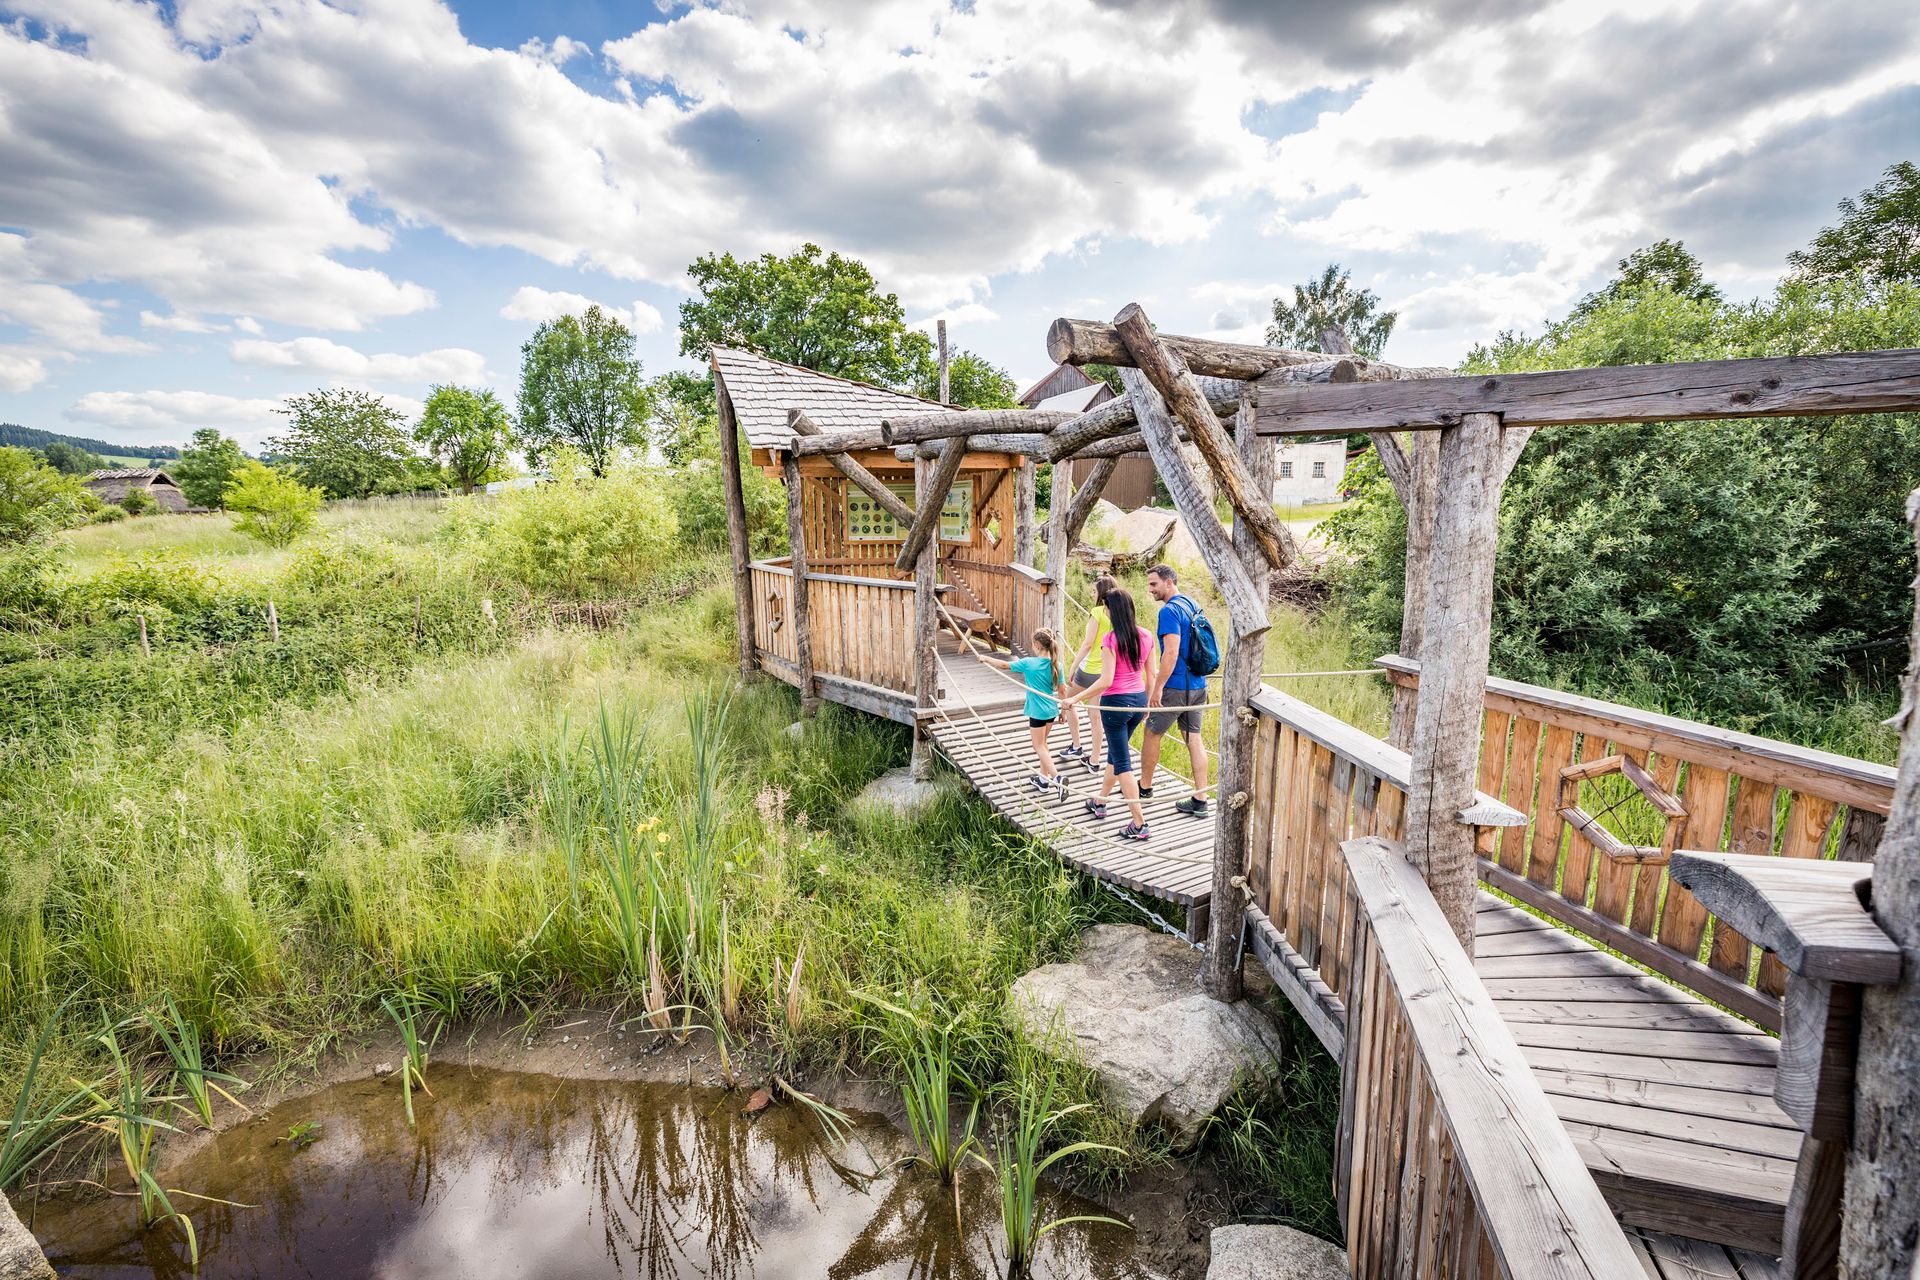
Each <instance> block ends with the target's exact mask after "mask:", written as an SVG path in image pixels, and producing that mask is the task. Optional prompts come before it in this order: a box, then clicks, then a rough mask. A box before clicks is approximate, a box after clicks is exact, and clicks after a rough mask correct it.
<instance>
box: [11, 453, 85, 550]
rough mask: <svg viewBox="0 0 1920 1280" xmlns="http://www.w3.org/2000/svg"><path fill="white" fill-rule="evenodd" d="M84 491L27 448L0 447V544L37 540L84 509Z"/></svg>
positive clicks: (13, 544) (76, 482)
mask: <svg viewBox="0 0 1920 1280" xmlns="http://www.w3.org/2000/svg"><path fill="white" fill-rule="evenodd" d="M87 497H88V495H87V491H86V490H85V489H83V488H81V487H80V482H79V481H77V480H75V479H74V478H73V477H72V476H69V475H63V474H62V473H60V472H58V471H56V470H54V469H53V468H52V467H50V466H48V465H47V464H46V463H44V462H42V461H40V459H39V458H37V457H35V456H34V455H33V453H32V452H31V451H30V450H27V449H17V448H13V447H12V446H5V447H0V546H17V545H21V544H25V543H29V542H34V541H37V540H39V539H41V538H44V537H46V536H47V535H48V534H50V533H52V532H53V531H54V530H56V529H64V528H66V527H67V526H68V525H70V524H73V523H74V522H75V521H76V520H78V519H79V518H80V515H81V513H82V512H84V511H85V510H86V509H87V506H88V502H87Z"/></svg>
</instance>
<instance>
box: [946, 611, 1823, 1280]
mask: <svg viewBox="0 0 1920 1280" xmlns="http://www.w3.org/2000/svg"><path fill="white" fill-rule="evenodd" d="M943 648H947V649H948V650H949V651H948V652H944V653H943V654H942V655H941V656H942V660H943V663H944V670H943V673H942V684H943V686H946V687H944V688H943V697H942V699H941V701H940V705H939V707H938V709H937V714H936V715H935V716H934V717H933V718H932V719H931V720H930V721H928V722H927V728H928V730H929V732H930V733H931V734H932V737H933V740H934V743H935V745H936V746H937V747H938V749H939V750H940V752H941V754H942V755H943V756H945V757H946V758H947V760H948V761H949V762H950V763H952V765H953V766H954V767H955V768H956V769H958V770H959V771H960V772H961V773H962V774H963V775H965V776H966V778H967V780H968V781H969V782H970V783H971V784H972V785H973V786H974V787H975V789H977V790H978V791H979V792H980V794H981V795H982V797H984V798H985V799H986V801H987V802H988V803H989V804H990V805H992V806H993V808H994V809H995V810H996V811H997V812H998V813H999V814H1000V815H1001V816H1002V817H1004V818H1005V819H1006V820H1007V821H1009V822H1011V823H1012V824H1013V825H1014V826H1016V827H1018V828H1019V829H1020V830H1022V831H1024V832H1026V833H1027V834H1028V835H1030V836H1032V837H1033V838H1034V839H1036V840H1038V841H1040V842H1041V843H1043V844H1045V845H1047V846H1048V847H1049V848H1050V849H1052V850H1053V851H1054V853H1055V854H1056V855H1057V856H1058V857H1060V859H1061V860H1062V861H1064V862H1066V863H1067V864H1068V865H1070V866H1073V867H1075V868H1077V869H1079V870H1081V871H1084V872H1086V873H1087V874H1088V875H1091V876H1094V877H1096V878H1098V879H1101V880H1104V881H1107V882H1108V883H1110V884H1114V885H1117V886H1119V887H1120V888H1123V889H1126V890H1127V891H1129V892H1131V893H1135V894H1139V895H1142V896H1144V897H1149V898H1154V899H1158V900H1160V901H1162V902H1166V903H1171V904H1174V905H1176V906H1178V907H1182V908H1186V909H1188V910H1189V911H1190V912H1191V911H1193V910H1195V909H1200V908H1204V906H1205V904H1206V901H1207V898H1208V896H1209V891H1210V888H1211V881H1212V866H1213V820H1212V818H1211V816H1209V817H1208V818H1206V819H1204V820H1203V819H1196V818H1191V817H1188V816H1186V815H1184V814H1181V813H1179V812H1177V811H1176V810H1175V809H1174V807H1173V805H1174V802H1175V801H1177V800H1180V799H1183V798H1184V797H1186V796H1187V795H1188V794H1189V789H1188V787H1187V784H1186V783H1185V782H1184V781H1183V780H1181V779H1179V778H1177V777H1175V776H1174V775H1173V774H1171V773H1164V772H1163V773H1162V774H1161V775H1160V779H1159V785H1158V787H1157V788H1156V791H1157V794H1155V796H1154V797H1153V798H1152V799H1151V800H1149V801H1147V802H1146V809H1147V821H1148V824H1149V826H1150V828H1151V830H1152V839H1151V840H1149V841H1148V842H1146V843H1145V844H1136V843H1133V842H1130V841H1123V840H1121V839H1119V838H1118V835H1119V830H1120V827H1121V825H1122V824H1123V823H1125V822H1126V821H1127V811H1126V807H1125V805H1124V803H1122V802H1121V801H1120V798H1119V797H1118V795H1117V794H1116V795H1115V796H1114V797H1112V799H1111V802H1110V805H1109V809H1108V816H1107V817H1106V818H1105V819H1103V820H1095V819H1094V818H1092V817H1091V816H1090V815H1089V814H1087V813H1086V811H1085V809H1084V808H1083V807H1082V801H1084V800H1085V799H1087V798H1088V797H1090V796H1092V795H1093V794H1094V793H1095V792H1096V791H1097V790H1098V788H1099V775H1098V774H1096V773H1090V772H1087V771H1086V770H1085V769H1084V768H1082V767H1080V766H1078V765H1076V764H1075V763H1074V762H1071V761H1059V767H1060V770H1061V773H1062V775H1063V776H1064V777H1066V778H1067V779H1068V788H1069V789H1068V795H1067V797H1066V799H1064V800H1061V799H1059V798H1058V797H1052V796H1048V795H1044V794H1042V793H1040V792H1037V791H1035V790H1033V789H1032V787H1031V786H1030V785H1029V783H1028V777H1029V775H1030V774H1032V773H1033V772H1034V762H1033V759H1032V752H1031V750H1030V748H1029V746H1028V740H1027V726H1026V717H1025V714H1024V711H1023V708H1022V703H1023V697H1022V694H1021V691H1020V690H1019V689H1018V688H1016V687H1014V686H1013V685H1011V684H1010V683H1008V682H1007V681H1005V680H1003V679H1002V678H1001V676H1000V675H999V673H996V672H993V671H991V670H989V669H988V668H986V667H985V666H984V665H983V664H981V663H978V662H977V661H974V660H973V659H972V658H971V657H970V656H968V655H964V654H959V653H955V652H952V651H951V645H950V644H949V645H945V646H943ZM1054 735H1055V741H1054V742H1053V743H1052V746H1053V748H1054V750H1055V751H1056V753H1057V752H1058V751H1059V750H1062V749H1064V748H1065V747H1066V746H1067V743H1068V739H1067V735H1066V732H1065V730H1064V729H1060V728H1056V729H1055V730H1054ZM1056 758H1057V757H1056ZM1173 922H1174V923H1176V924H1178V923H1179V921H1178V919H1177V918H1175V919H1174V921H1173ZM1476 939H1477V940H1476V944H1475V951H1476V955H1475V959H1474V968H1475V970H1476V972H1477V973H1478V974H1479V976H1480V978H1481V980H1482V981H1483V982H1484V983H1485V985H1486V987H1487V990H1488V993H1489V994H1490V995H1491V996H1492V998H1493V1000H1494V1003H1495V1005H1496V1006H1497V1007H1498V1009H1499V1010H1500V1013H1501V1015H1502V1017H1503V1018H1504V1019H1505V1021H1506V1023H1507V1025H1508V1027H1509V1028H1510V1029H1511V1030H1512V1032H1513V1035H1514V1039H1515V1040H1516V1041H1517V1042H1518V1043H1519V1045H1520V1047H1521V1052H1522V1054H1523V1055H1524V1056H1525V1058H1526V1060H1527V1062H1528V1065H1529V1066H1531V1067H1532V1068H1533V1072H1534V1076H1535V1078H1536V1079H1537V1080H1538V1081H1539V1082H1540V1085H1541V1087H1542V1088H1543V1089H1544V1090H1545V1091H1546V1093H1547V1096H1548V1099H1549V1101H1550V1102H1551V1103H1552V1104H1553V1107H1554V1110H1555V1113H1556V1114H1557V1115H1558V1116H1559V1117H1560V1119H1561V1121H1562V1123H1564V1124H1565V1125H1566V1127H1567V1131H1568V1132H1569V1133H1570V1134H1571V1135H1572V1137H1573V1140H1574V1145H1575V1146H1576V1147H1577V1148H1578V1149H1579V1150H1580V1153H1581V1155H1582V1157H1583V1158H1584V1159H1585V1160H1586V1162H1587V1167H1588V1168H1589V1169H1590V1170H1591V1171H1592V1172H1593V1175H1594V1178H1595V1180H1596V1181H1597V1182H1598V1183H1599V1184H1600V1189H1601V1191H1602V1192H1603V1193H1605V1195H1606V1197H1607V1200H1608V1202H1609V1203H1610V1204H1611V1205H1612V1206H1613V1208H1614V1211H1615V1213H1617V1214H1618V1215H1619V1216H1620V1218H1621V1220H1622V1222H1623V1223H1625V1224H1626V1225H1627V1226H1628V1228H1629V1235H1630V1236H1631V1238H1632V1239H1633V1243H1634V1246H1635V1250H1636V1253H1637V1254H1638V1255H1639V1256H1640V1258H1641V1261H1642V1265H1643V1266H1644V1267H1645V1269H1646V1273H1647V1275H1648V1276H1649V1277H1651V1278H1652V1280H1695V1278H1696V1277H1717V1278H1718V1277H1724V1278H1727V1280H1774V1277H1777V1276H1778V1275H1779V1274H1780V1271H1779V1264H1778V1263H1777V1262H1775V1261H1774V1260H1773V1258H1772V1256H1771V1254H1775V1253H1777V1252H1778V1250H1779V1247H1780V1246H1779V1240H1780V1233H1781V1225H1782V1220H1783V1214H1784V1208H1785V1204H1786V1199H1787V1194H1788V1190H1789V1188H1790V1187H1791V1184H1792V1180H1793V1167H1794V1161H1795V1157H1796V1155H1797V1153H1798V1150H1799V1132H1798V1130H1796V1129H1795V1128H1794V1127H1793V1124H1792V1122H1791V1121H1789V1120H1788V1119H1787V1117H1786V1115H1785V1114H1784V1113H1783V1112H1782V1111H1781V1110H1780V1108H1779V1107H1778V1106H1777V1105H1775V1103H1774V1101H1773V1097H1772V1093H1773V1076H1774V1070H1775V1067H1776V1065H1777V1062H1778V1055H1779V1042H1778V1041H1777V1040H1775V1039H1774V1038H1773V1037H1771V1036H1769V1035H1767V1034H1765V1033H1764V1032H1761V1031H1758V1030H1757V1029H1755V1028H1754V1027H1753V1026H1752V1025H1751V1024H1749V1023H1745V1022H1742V1021H1740V1020H1739V1019H1737V1018H1735V1017H1733V1016H1732V1015H1730V1014H1726V1013H1723V1012H1721V1011H1720V1010H1718V1009H1715V1008H1713V1007H1712V1006H1710V1005H1707V1004H1705V1003H1704V1002H1702V1001H1700V1000H1698V999H1696V998H1695V997H1694V996H1692V995H1691V994H1690V993H1688V992H1686V991H1682V990H1680V989H1678V988H1676V987H1673V986H1671V985H1669V984H1667V983H1665V982H1662V981H1660V980H1659V979H1657V978H1654V977H1652V976H1650V975H1649V974H1647V973H1646V972H1644V971H1643V970H1640V969H1637V968H1635V967H1634V966H1632V965H1630V964H1628V963H1626V962H1625V961H1623V960H1620V959H1618V958H1617V957H1615V956H1613V955H1611V954H1609V953H1608V952H1606V951H1604V950H1601V949H1600V948H1598V947H1595V946H1593V945H1591V944H1589V943H1587V942H1585V941H1583V940H1582V939H1580V938H1578V937H1575V936H1574V935H1572V934H1570V933H1568V932H1566V931H1564V930H1562V929H1559V928H1557V927H1555V926H1553V925H1551V924H1549V923H1547V922H1546V921H1544V920H1541V919H1539V918H1538V917H1536V916H1533V915H1530V914H1528V913H1527V912H1524V911H1521V910H1519V909H1518V908H1516V907H1513V906H1511V905H1509V904H1507V903H1506V902H1504V901H1502V900H1500V899H1497V898H1495V897H1493V896H1492V895H1490V894H1482V895H1481V897H1480V903H1479V911H1478V915H1477V917H1476ZM1751 1250H1758V1252H1753V1251H1751Z"/></svg>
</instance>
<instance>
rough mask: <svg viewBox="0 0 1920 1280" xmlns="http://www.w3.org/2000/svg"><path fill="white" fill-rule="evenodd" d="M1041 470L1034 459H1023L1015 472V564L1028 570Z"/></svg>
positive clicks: (1030, 566) (1031, 558) (1031, 562)
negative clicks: (1022, 565) (1021, 565)
mask: <svg viewBox="0 0 1920 1280" xmlns="http://www.w3.org/2000/svg"><path fill="white" fill-rule="evenodd" d="M1039 477H1040V468H1039V467H1037V466H1035V465H1034V461H1033V459H1032V458H1026V457H1023V458H1021V459H1020V464H1019V465H1018V466H1017V467H1015V468H1014V472H1013V562H1014V563H1015V564H1024V565H1026V566H1027V567H1028V568H1030V569H1031V568H1035V567H1037V566H1035V565H1034V563H1033V552H1034V545H1033V544H1034V535H1035V533H1036V532H1037V530H1036V529H1035V528H1034V521H1035V519H1036V517H1035V515H1034V508H1035V505H1036V504H1037V503H1038V501H1039V497H1040V495H1039Z"/></svg>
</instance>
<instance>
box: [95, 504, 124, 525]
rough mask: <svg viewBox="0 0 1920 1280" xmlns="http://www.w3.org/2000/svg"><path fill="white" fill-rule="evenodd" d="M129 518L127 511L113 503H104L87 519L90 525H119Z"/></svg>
mask: <svg viewBox="0 0 1920 1280" xmlns="http://www.w3.org/2000/svg"><path fill="white" fill-rule="evenodd" d="M126 518H127V509H126V508H125V507H121V506H115V505H114V504H113V503H111V502H107V503H102V504H101V505H100V506H98V507H96V508H95V509H94V512H93V514H92V515H91V516H89V517H87V523H88V524H118V523H119V522H120V521H122V520H125V519H126Z"/></svg>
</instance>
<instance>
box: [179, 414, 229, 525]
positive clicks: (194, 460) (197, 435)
mask: <svg viewBox="0 0 1920 1280" xmlns="http://www.w3.org/2000/svg"><path fill="white" fill-rule="evenodd" d="M246 460H247V456H246V455H245V454H243V453H241V452H240V446H239V445H238V444H237V443H236V442H234V441H232V440H229V439H228V438H227V437H226V436H223V435H221V434H220V433H219V432H218V431H216V430H215V429H214V428H212V427H201V428H200V429H199V430H198V431H195V432H194V433H193V443H192V444H190V445H188V446H187V447H186V448H184V449H182V450H181V451H180V461H178V462H176V463H174V464H172V465H171V466H170V467H168V469H167V474H168V475H170V476H172V477H173V478H174V479H175V480H176V481H178V482H179V485H180V492H181V493H182V494H184V495H186V499H187V502H188V503H189V504H190V505H192V506H196V507H217V506H219V505H220V503H221V501H222V499H223V498H224V496H225V494H226V492H227V482H228V481H230V480H232V479H233V477H234V473H236V472H237V471H239V470H240V467H241V465H242V464H244V463H245V462H246Z"/></svg>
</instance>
